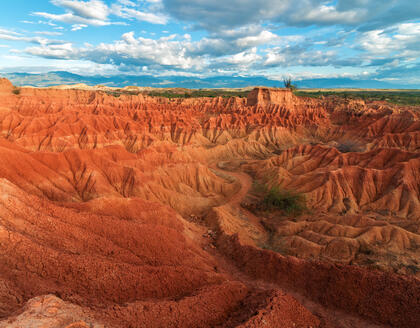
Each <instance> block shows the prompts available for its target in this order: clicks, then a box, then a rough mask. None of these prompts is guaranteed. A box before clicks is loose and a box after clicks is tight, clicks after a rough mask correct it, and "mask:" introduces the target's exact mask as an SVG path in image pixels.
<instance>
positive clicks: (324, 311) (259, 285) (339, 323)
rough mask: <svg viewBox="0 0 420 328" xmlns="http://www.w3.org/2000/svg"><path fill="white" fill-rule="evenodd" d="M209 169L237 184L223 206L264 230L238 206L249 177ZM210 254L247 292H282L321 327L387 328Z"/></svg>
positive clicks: (248, 189) (214, 253) (257, 221)
mask: <svg viewBox="0 0 420 328" xmlns="http://www.w3.org/2000/svg"><path fill="white" fill-rule="evenodd" d="M210 168H212V169H214V170H217V171H219V172H223V174H225V175H228V176H231V177H234V178H235V179H236V180H237V181H238V182H239V183H240V185H241V189H240V190H239V191H238V192H237V193H236V194H234V195H233V196H232V197H231V198H230V199H229V200H228V201H227V202H226V204H229V205H230V206H232V208H234V209H238V210H239V211H240V213H241V214H242V215H243V216H246V218H247V219H248V220H249V221H250V222H252V223H253V224H254V225H256V226H257V227H258V228H261V229H264V227H263V226H262V224H261V219H260V218H258V217H257V216H256V215H254V214H253V213H251V212H250V211H248V210H246V209H244V208H243V207H242V206H241V202H242V201H243V200H244V198H245V196H246V195H247V193H248V192H249V191H250V189H251V188H252V184H253V180H252V178H251V177H250V176H249V175H248V174H246V173H244V172H240V171H229V170H227V169H224V168H222V167H221V166H219V165H217V164H212V165H211V166H210ZM210 253H212V255H213V256H214V257H215V258H217V260H218V263H219V268H220V270H221V271H224V272H226V273H228V274H229V275H231V276H232V277H233V278H235V279H237V280H238V281H241V282H242V283H243V284H245V285H246V286H247V287H248V288H249V289H250V290H254V291H255V290H260V291H261V290H266V291H267V290H282V291H284V292H286V293H288V294H290V295H291V296H293V297H294V298H295V299H297V300H298V301H299V303H301V304H302V305H303V306H304V307H305V308H307V309H308V310H309V311H310V312H312V313H313V314H315V315H316V316H318V317H319V318H320V319H321V321H323V322H328V324H326V325H323V327H325V328H330V327H331V328H332V327H337V328H353V327H360V328H383V327H386V326H381V325H376V324H372V323H370V322H367V321H366V320H364V319H362V318H359V317H356V316H353V315H349V314H347V313H345V312H344V311H341V310H337V309H329V308H326V307H325V306H323V305H321V304H319V303H317V302H314V301H312V300H311V299H309V298H308V297H305V296H303V295H301V294H300V293H298V292H296V291H294V290H287V289H285V288H283V287H282V286H279V285H277V284H275V283H271V282H266V281H263V280H255V279H252V278H250V277H249V276H247V275H246V274H245V273H243V272H242V271H241V270H239V268H237V267H236V266H235V264H234V263H233V262H232V261H231V260H229V259H227V258H226V257H225V256H224V255H223V254H221V253H219V251H218V250H217V249H214V250H212V251H210Z"/></svg>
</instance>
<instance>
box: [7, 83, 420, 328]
mask: <svg viewBox="0 0 420 328" xmlns="http://www.w3.org/2000/svg"><path fill="white" fill-rule="evenodd" d="M14 90H15V89H14V87H13V85H12V84H11V83H10V82H9V81H7V80H5V79H2V80H0V320H1V321H0V327H63V328H64V327H66V328H76V327H378V326H394V327H418V326H419V325H420V314H419V311H418V310H419V308H420V282H419V280H418V278H417V277H418V274H419V271H420V266H419V265H420V263H419V261H420V258H419V256H420V255H419V250H420V201H419V198H420V197H419V195H420V148H419V145H420V143H419V140H420V114H419V111H418V108H402V107H395V106H390V105H388V104H386V103H378V102H375V103H369V102H368V103H366V102H362V101H354V100H341V101H338V102H335V103H331V101H330V100H325V99H321V100H316V99H309V98H300V97H296V96H295V95H293V94H292V93H291V92H290V91H289V90H274V89H264V88H257V89H255V90H253V91H252V92H250V94H249V96H248V99H242V98H197V99H175V100H169V99H164V98H154V97H149V96H146V95H143V94H138V95H130V94H124V93H123V94H121V95H118V97H115V96H113V95H112V94H107V93H106V92H104V91H100V90H78V89H53V88H50V89H36V88H20V89H19V92H15V91H14ZM256 183H260V184H266V185H267V186H274V185H275V186H278V187H280V188H283V189H284V190H288V191H292V192H296V193H299V194H302V195H303V196H304V197H305V199H306V207H307V210H306V211H304V212H303V213H300V214H298V215H294V214H293V215H292V214H290V213H287V212H285V211H282V210H273V211H271V212H266V211H265V212H264V211H261V210H260V209H258V207H255V206H253V202H254V201H255V199H258V197H259V195H258V193H257V194H255V192H254V191H253V189H254V186H255V184H256ZM416 276H417V277H416Z"/></svg>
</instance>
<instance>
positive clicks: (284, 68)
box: [0, 0, 420, 84]
mask: <svg viewBox="0 0 420 328" xmlns="http://www.w3.org/2000/svg"><path fill="white" fill-rule="evenodd" d="M0 9H1V10H0V72H3V73H11V72H25V73H44V72H48V71H68V72H72V73H76V74H80V75H104V76H112V75H121V74H127V75H145V74H146V75H153V76H174V75H181V76H196V77H209V76H220V75H226V76H265V77H268V78H272V79H279V78H280V77H283V76H291V77H292V78H293V79H296V80H299V79H308V78H336V77H349V78H354V79H375V80H378V81H385V82H397V83H401V84H419V83H420V5H419V4H418V3H417V4H416V1H415V0H386V1H385V0H335V1H321V0H83V1H82V0H36V1H34V0H13V1H4V0H3V1H2V4H1V7H0Z"/></svg>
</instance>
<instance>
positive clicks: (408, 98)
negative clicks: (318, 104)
mask: <svg viewBox="0 0 420 328" xmlns="http://www.w3.org/2000/svg"><path fill="white" fill-rule="evenodd" d="M295 94H296V95H297V96H304V97H312V98H320V97H330V96H336V97H340V98H344V99H363V100H370V101H374V100H379V101H387V102H389V103H392V104H397V105H404V106H418V105H420V90H401V91H389V90H383V91H382V90H375V91H370V90H355V91H303V90H299V91H296V92H295Z"/></svg>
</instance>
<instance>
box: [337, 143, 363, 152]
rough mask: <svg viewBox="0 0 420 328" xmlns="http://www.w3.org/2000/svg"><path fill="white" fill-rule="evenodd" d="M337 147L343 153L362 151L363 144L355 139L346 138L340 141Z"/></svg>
mask: <svg viewBox="0 0 420 328" xmlns="http://www.w3.org/2000/svg"><path fill="white" fill-rule="evenodd" d="M337 149H338V150H339V151H340V152H341V153H351V152H359V151H361V145H360V144H359V143H358V142H356V141H354V140H345V141H342V142H340V143H339V145H338V146H337Z"/></svg>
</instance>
